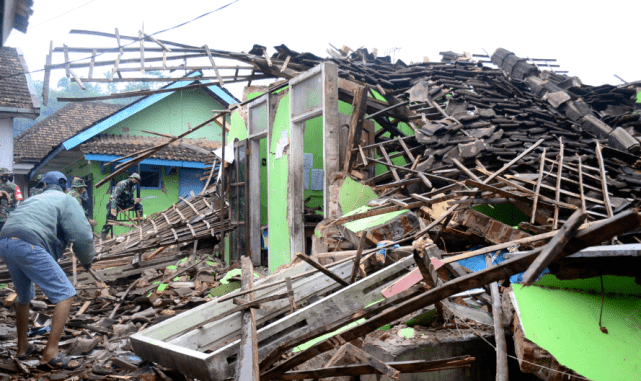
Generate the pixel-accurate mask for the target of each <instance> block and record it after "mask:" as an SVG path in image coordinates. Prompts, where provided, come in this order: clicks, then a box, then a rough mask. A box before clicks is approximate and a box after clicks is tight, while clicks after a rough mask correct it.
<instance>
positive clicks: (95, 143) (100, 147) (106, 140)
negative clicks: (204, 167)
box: [80, 135, 221, 163]
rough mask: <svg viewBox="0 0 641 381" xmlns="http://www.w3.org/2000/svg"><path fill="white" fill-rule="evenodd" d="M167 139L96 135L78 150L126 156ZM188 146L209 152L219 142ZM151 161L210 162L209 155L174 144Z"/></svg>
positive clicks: (201, 141)
mask: <svg viewBox="0 0 641 381" xmlns="http://www.w3.org/2000/svg"><path fill="white" fill-rule="evenodd" d="M168 141H169V139H168V138H157V137H147V136H145V137H142V136H131V135H98V136H95V137H94V138H93V139H91V140H89V141H87V142H85V143H83V144H82V145H80V150H81V151H82V152H83V153H84V154H86V155H87V154H90V155H109V156H114V157H113V158H110V159H109V160H113V159H115V158H116V157H122V156H127V155H130V154H133V153H135V152H139V151H142V150H144V149H147V148H152V147H155V146H157V145H159V144H162V143H166V142H168ZM186 141H188V144H191V145H195V146H196V147H198V148H201V149H204V150H206V151H209V152H211V151H212V150H214V149H216V148H219V147H220V146H221V143H220V142H212V141H209V140H205V139H186ZM150 158H151V159H159V160H172V161H188V162H197V163H206V162H208V161H210V158H209V155H205V154H203V153H201V152H196V151H194V150H193V149H190V148H187V147H186V146H182V145H180V143H178V142H177V143H174V144H172V145H170V146H168V147H166V148H163V149H161V150H160V151H158V153H156V154H155V155H152V156H151V157H150Z"/></svg>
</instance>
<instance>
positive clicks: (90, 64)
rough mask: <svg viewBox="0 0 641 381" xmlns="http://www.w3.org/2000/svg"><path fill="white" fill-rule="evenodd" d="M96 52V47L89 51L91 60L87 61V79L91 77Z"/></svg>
mask: <svg viewBox="0 0 641 381" xmlns="http://www.w3.org/2000/svg"><path fill="white" fill-rule="evenodd" d="M96 54H98V53H97V50H96V49H94V50H93V51H92V52H91V62H89V74H87V77H88V78H89V79H91V78H92V77H93V65H94V63H95V62H96Z"/></svg>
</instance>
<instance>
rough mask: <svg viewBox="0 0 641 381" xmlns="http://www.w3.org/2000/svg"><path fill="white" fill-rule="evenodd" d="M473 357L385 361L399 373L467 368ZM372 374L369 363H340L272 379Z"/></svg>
mask: <svg viewBox="0 0 641 381" xmlns="http://www.w3.org/2000/svg"><path fill="white" fill-rule="evenodd" d="M474 360H475V358H474V357H469V356H460V357H454V358H452V359H443V360H414V361H399V362H388V363H385V364H386V365H387V366H389V367H391V368H394V369H397V370H398V371H400V372H401V373H424V372H438V371H441V370H449V369H459V368H469V367H470V366H471V364H472V362H474ZM366 374H373V375H379V374H380V372H378V371H377V370H376V369H373V368H372V367H371V366H370V365H369V364H355V365H340V366H333V367H327V366H326V367H324V368H321V369H310V370H296V371H291V372H287V373H283V374H281V375H278V376H276V377H275V378H274V380H308V379H321V378H330V377H340V376H358V375H366Z"/></svg>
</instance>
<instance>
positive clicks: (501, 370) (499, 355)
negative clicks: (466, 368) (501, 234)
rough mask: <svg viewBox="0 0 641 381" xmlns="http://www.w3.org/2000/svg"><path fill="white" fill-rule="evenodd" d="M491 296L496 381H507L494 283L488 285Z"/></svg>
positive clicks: (501, 319) (496, 291)
mask: <svg viewBox="0 0 641 381" xmlns="http://www.w3.org/2000/svg"><path fill="white" fill-rule="evenodd" d="M486 263H487V268H488V269H489V268H490V267H492V257H491V255H487V258H486ZM490 293H491V294H492V317H493V318H494V342H495V344H496V381H509V378H508V366H507V343H506V341H505V331H504V329H503V312H502V309H501V294H500V293H499V285H498V283H496V282H492V283H490Z"/></svg>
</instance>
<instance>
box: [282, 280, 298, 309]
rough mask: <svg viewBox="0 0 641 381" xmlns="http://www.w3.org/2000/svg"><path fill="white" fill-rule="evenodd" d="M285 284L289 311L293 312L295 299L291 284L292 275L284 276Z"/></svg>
mask: <svg viewBox="0 0 641 381" xmlns="http://www.w3.org/2000/svg"><path fill="white" fill-rule="evenodd" d="M285 284H286V285H287V298H288V299H289V312H290V313H293V312H294V311H296V300H295V299H294V287H293V286H292V277H289V276H288V277H287V278H285Z"/></svg>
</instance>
